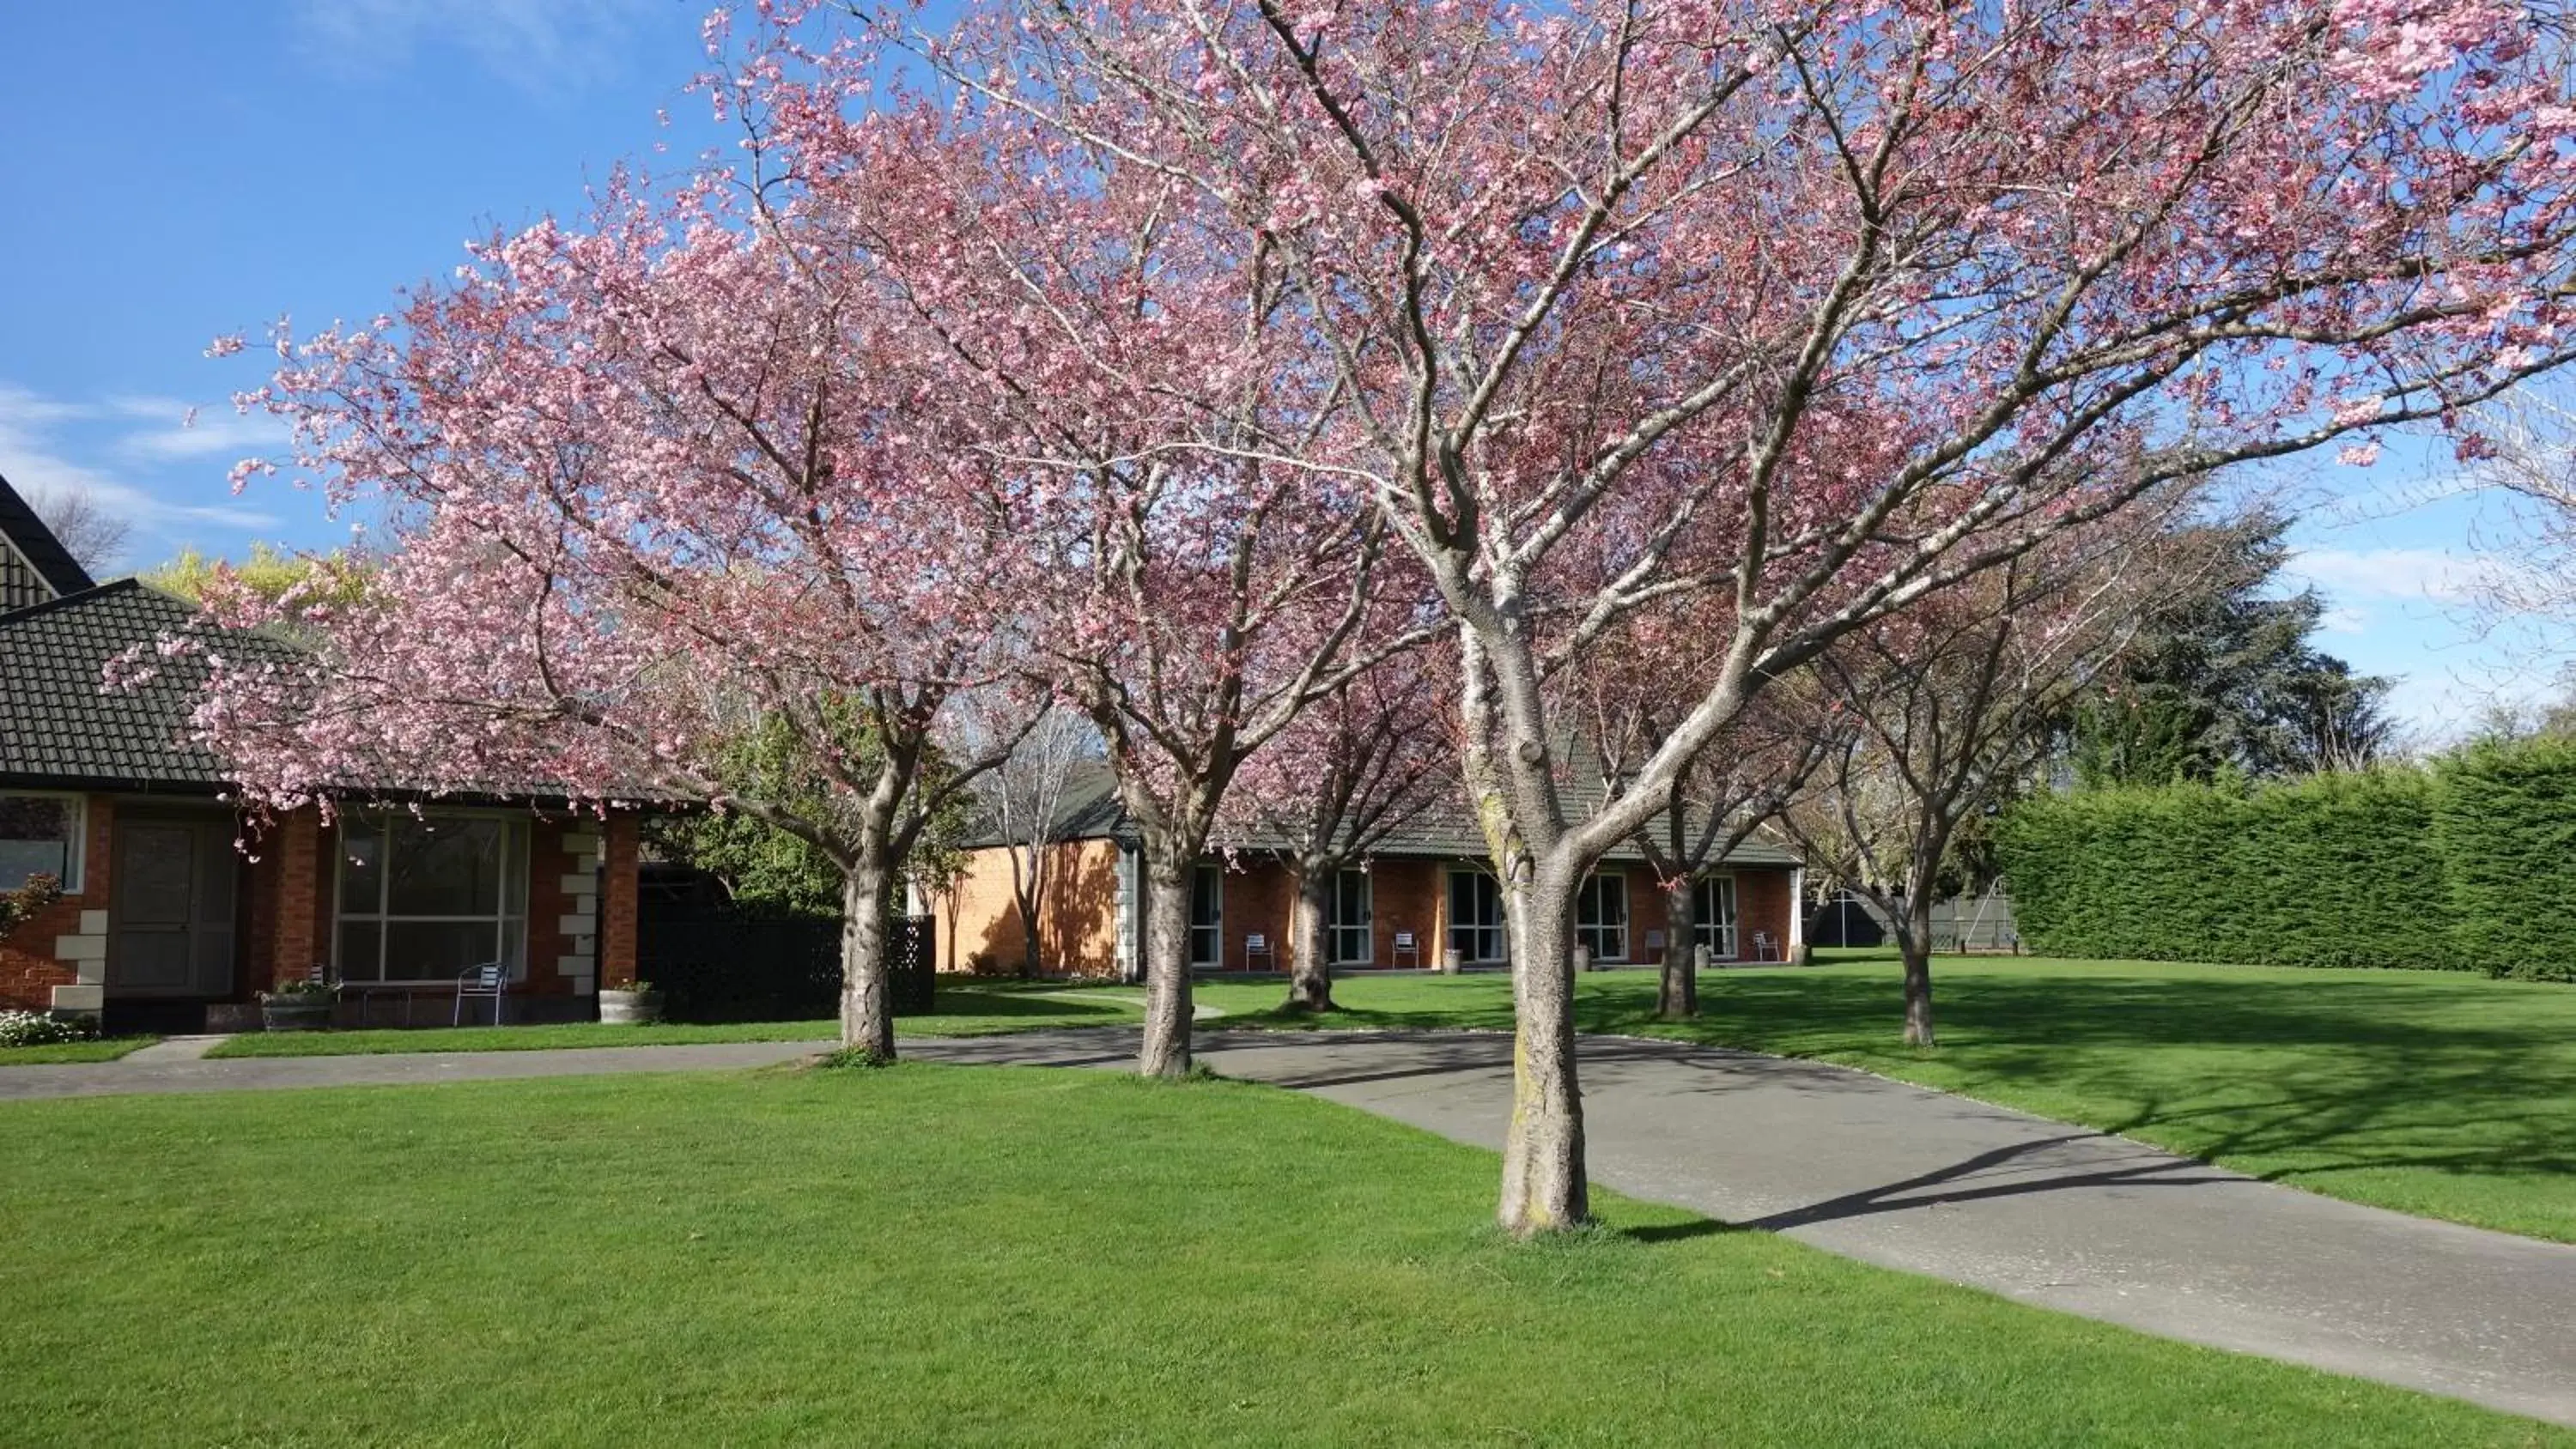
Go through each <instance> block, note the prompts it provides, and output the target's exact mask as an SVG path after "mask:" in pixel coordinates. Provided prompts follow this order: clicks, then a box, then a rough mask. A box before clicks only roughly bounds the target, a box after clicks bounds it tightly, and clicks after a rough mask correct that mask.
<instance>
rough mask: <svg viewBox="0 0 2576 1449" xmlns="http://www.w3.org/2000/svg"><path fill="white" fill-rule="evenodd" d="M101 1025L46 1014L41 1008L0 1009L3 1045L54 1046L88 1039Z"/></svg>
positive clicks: (0, 1044) (0, 1042) (0, 1041)
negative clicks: (37, 1009)
mask: <svg viewBox="0 0 2576 1449" xmlns="http://www.w3.org/2000/svg"><path fill="white" fill-rule="evenodd" d="M96 1035H98V1028H97V1027H96V1026H95V1025H93V1024H91V1023H90V1022H87V1021H82V1020H79V1019H76V1018H65V1017H59V1016H47V1015H46V1014H45V1013H43V1012H41V1011H0V1047H29V1046H52V1045H54V1044H55V1043H56V1042H66V1041H88V1040H89V1039H90V1038H91V1037H94V1036H96Z"/></svg>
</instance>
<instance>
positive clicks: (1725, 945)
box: [1691, 875, 1735, 961]
mask: <svg viewBox="0 0 2576 1449" xmlns="http://www.w3.org/2000/svg"><path fill="white" fill-rule="evenodd" d="M1691 894H1692V901H1691V934H1692V935H1693V936H1695V937H1696V938H1697V939H1698V944H1700V945H1702V946H1706V947H1707V948H1708V951H1709V954H1710V955H1712V956H1714V957H1716V958H1717V959H1719V960H1721V961H1731V960H1733V959H1735V877H1733V876H1731V875H1713V876H1707V877H1704V878H1702V879H1701V880H1700V882H1699V883H1698V884H1697V885H1695V886H1693V887H1691Z"/></svg>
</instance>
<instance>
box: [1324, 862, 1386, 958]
mask: <svg viewBox="0 0 2576 1449" xmlns="http://www.w3.org/2000/svg"><path fill="white" fill-rule="evenodd" d="M1369 907H1370V901H1369V874H1368V872H1367V871H1364V870H1346V871H1343V872H1341V874H1340V875H1339V876H1337V877H1335V879H1334V881H1333V919H1332V939H1331V941H1330V942H1328V943H1327V949H1329V950H1330V951H1331V952H1332V959H1333V960H1334V962H1335V963H1337V964H1340V965H1346V966H1362V965H1366V964H1368V962H1369V960H1370V958H1371V957H1372V956H1373V955H1374V954H1375V943H1374V942H1373V941H1372V940H1371V939H1370V937H1371V931H1370V920H1369V916H1370V910H1369Z"/></svg>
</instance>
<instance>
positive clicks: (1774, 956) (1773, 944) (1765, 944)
mask: <svg viewBox="0 0 2576 1449" xmlns="http://www.w3.org/2000/svg"><path fill="white" fill-rule="evenodd" d="M1753 959H1754V960H1756V961H1777V960H1779V959H1780V943H1779V942H1777V941H1775V940H1773V939H1771V933H1770V932H1769V931H1756V932H1754V933H1753Z"/></svg>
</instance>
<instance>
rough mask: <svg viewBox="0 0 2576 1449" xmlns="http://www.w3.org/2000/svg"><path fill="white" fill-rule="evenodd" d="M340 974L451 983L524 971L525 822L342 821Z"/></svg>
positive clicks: (474, 818) (472, 818) (400, 817)
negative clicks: (479, 972) (499, 967)
mask: <svg viewBox="0 0 2576 1449" xmlns="http://www.w3.org/2000/svg"><path fill="white" fill-rule="evenodd" d="M338 954H339V965H340V975H341V977H342V978H343V979H345V980H349V981H453V980H455V979H456V978H457V977H458V976H461V975H463V974H464V973H465V972H466V971H467V970H469V969H470V968H472V967H476V966H480V965H483V964H485V963H487V962H491V961H498V962H501V963H502V964H503V965H505V966H507V967H509V969H510V975H511V976H513V977H523V976H525V975H526V974H527V967H528V822H526V821H525V820H512V819H508V818H505V817H502V816H493V815H428V816H415V815H411V814H408V813H403V812H396V813H392V814H387V815H350V816H344V817H342V819H341V821H340V918H339V943H338Z"/></svg>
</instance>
